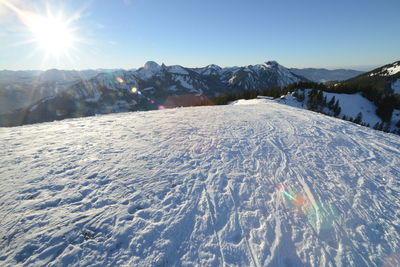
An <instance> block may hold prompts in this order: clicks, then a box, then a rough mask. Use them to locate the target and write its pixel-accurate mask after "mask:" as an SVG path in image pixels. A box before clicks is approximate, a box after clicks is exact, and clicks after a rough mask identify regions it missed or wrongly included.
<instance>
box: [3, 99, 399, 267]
mask: <svg viewBox="0 0 400 267" xmlns="http://www.w3.org/2000/svg"><path fill="white" fill-rule="evenodd" d="M258 101H265V100H258ZM0 138H1V142H0V148H1V149H0V173H1V179H0V203H1V204H0V217H1V218H2V220H1V221H0V226H1V227H0V237H1V239H0V251H1V254H0V265H1V266H17V265H23V266H45V265H49V264H50V265H51V266H58V265H60V266H65V265H73V266H77V265H80V266H89V265H90V266H117V265H124V266H182V265H184V266H188V265H200V266H232V265H238V266H376V265H377V266H382V265H383V264H385V263H387V262H389V261H392V260H393V259H396V257H398V256H399V254H398V253H399V252H400V251H399V249H400V231H399V225H400V203H399V201H398V196H399V186H400V184H399V180H398V177H399V175H400V137H399V136H396V135H392V134H386V133H383V132H379V131H374V130H372V129H369V128H366V127H361V126H358V125H355V124H353V123H350V122H345V121H342V120H338V119H335V118H331V117H327V116H324V115H321V114H317V113H314V112H309V111H305V110H301V109H297V108H292V107H288V106H284V105H281V104H277V103H274V102H272V101H269V102H267V103H264V104H261V103H259V104H253V105H227V106H214V107H198V108H180V109H171V110H163V111H151V112H137V113H124V114H111V115H105V116H96V117H88V118H80V119H70V120H64V121H59V122H53V123H42V124H36V125H26V126H21V127H14V128H1V129H0Z"/></svg>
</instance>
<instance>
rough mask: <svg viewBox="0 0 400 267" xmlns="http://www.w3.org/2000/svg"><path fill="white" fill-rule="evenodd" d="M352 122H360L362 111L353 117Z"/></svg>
mask: <svg viewBox="0 0 400 267" xmlns="http://www.w3.org/2000/svg"><path fill="white" fill-rule="evenodd" d="M354 122H355V123H357V124H361V122H362V113H361V112H359V113H358V114H357V117H356V118H355V119H354Z"/></svg>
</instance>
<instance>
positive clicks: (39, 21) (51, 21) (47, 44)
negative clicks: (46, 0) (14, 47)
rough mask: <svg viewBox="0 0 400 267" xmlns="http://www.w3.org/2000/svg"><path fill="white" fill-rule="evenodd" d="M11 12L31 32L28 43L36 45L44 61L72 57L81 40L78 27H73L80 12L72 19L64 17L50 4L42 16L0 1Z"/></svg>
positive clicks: (6, 1)
mask: <svg viewBox="0 0 400 267" xmlns="http://www.w3.org/2000/svg"><path fill="white" fill-rule="evenodd" d="M0 3H2V4H4V5H5V6H6V7H8V8H9V9H10V10H12V11H13V12H14V13H15V14H16V16H17V17H18V19H19V21H20V22H22V23H23V24H24V25H25V26H26V29H27V30H28V32H29V35H30V37H28V39H27V40H26V43H34V44H35V45H36V49H35V51H34V52H37V51H38V50H40V51H41V52H42V53H43V54H44V59H48V58H56V59H60V58H62V57H65V56H66V57H68V58H69V56H70V52H71V50H72V49H74V48H76V47H75V46H76V44H77V43H78V42H81V40H80V39H79V38H78V37H77V35H76V29H77V28H76V27H74V26H73V23H74V22H75V20H77V19H78V18H79V17H80V14H79V12H78V13H75V14H74V15H72V16H70V17H65V16H64V15H63V12H62V9H60V8H58V9H53V10H57V13H55V12H53V11H52V9H51V8H50V6H49V4H47V5H46V8H44V9H45V10H46V11H47V12H46V13H45V14H40V13H37V12H34V11H31V10H27V9H21V8H19V7H17V6H16V5H15V4H13V3H11V2H10V1H8V0H0Z"/></svg>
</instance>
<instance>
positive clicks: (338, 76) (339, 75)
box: [290, 68, 364, 83]
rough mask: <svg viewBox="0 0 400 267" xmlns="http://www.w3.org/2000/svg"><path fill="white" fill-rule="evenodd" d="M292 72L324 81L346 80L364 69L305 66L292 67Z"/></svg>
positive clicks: (319, 81)
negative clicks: (299, 67) (300, 67)
mask: <svg viewBox="0 0 400 267" xmlns="http://www.w3.org/2000/svg"><path fill="white" fill-rule="evenodd" d="M290 71H291V72H293V73H295V74H297V75H300V76H303V77H305V78H307V79H309V80H310V81H313V82H318V83H323V82H328V81H344V80H348V79H350V78H353V77H355V76H358V75H360V74H362V73H364V72H363V71H358V70H347V69H336V70H327V69H315V68H304V69H296V68H291V69H290Z"/></svg>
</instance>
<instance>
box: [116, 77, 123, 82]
mask: <svg viewBox="0 0 400 267" xmlns="http://www.w3.org/2000/svg"><path fill="white" fill-rule="evenodd" d="M116 80H117V82H119V83H124V82H125V81H124V79H122V78H121V77H117V78H116Z"/></svg>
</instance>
